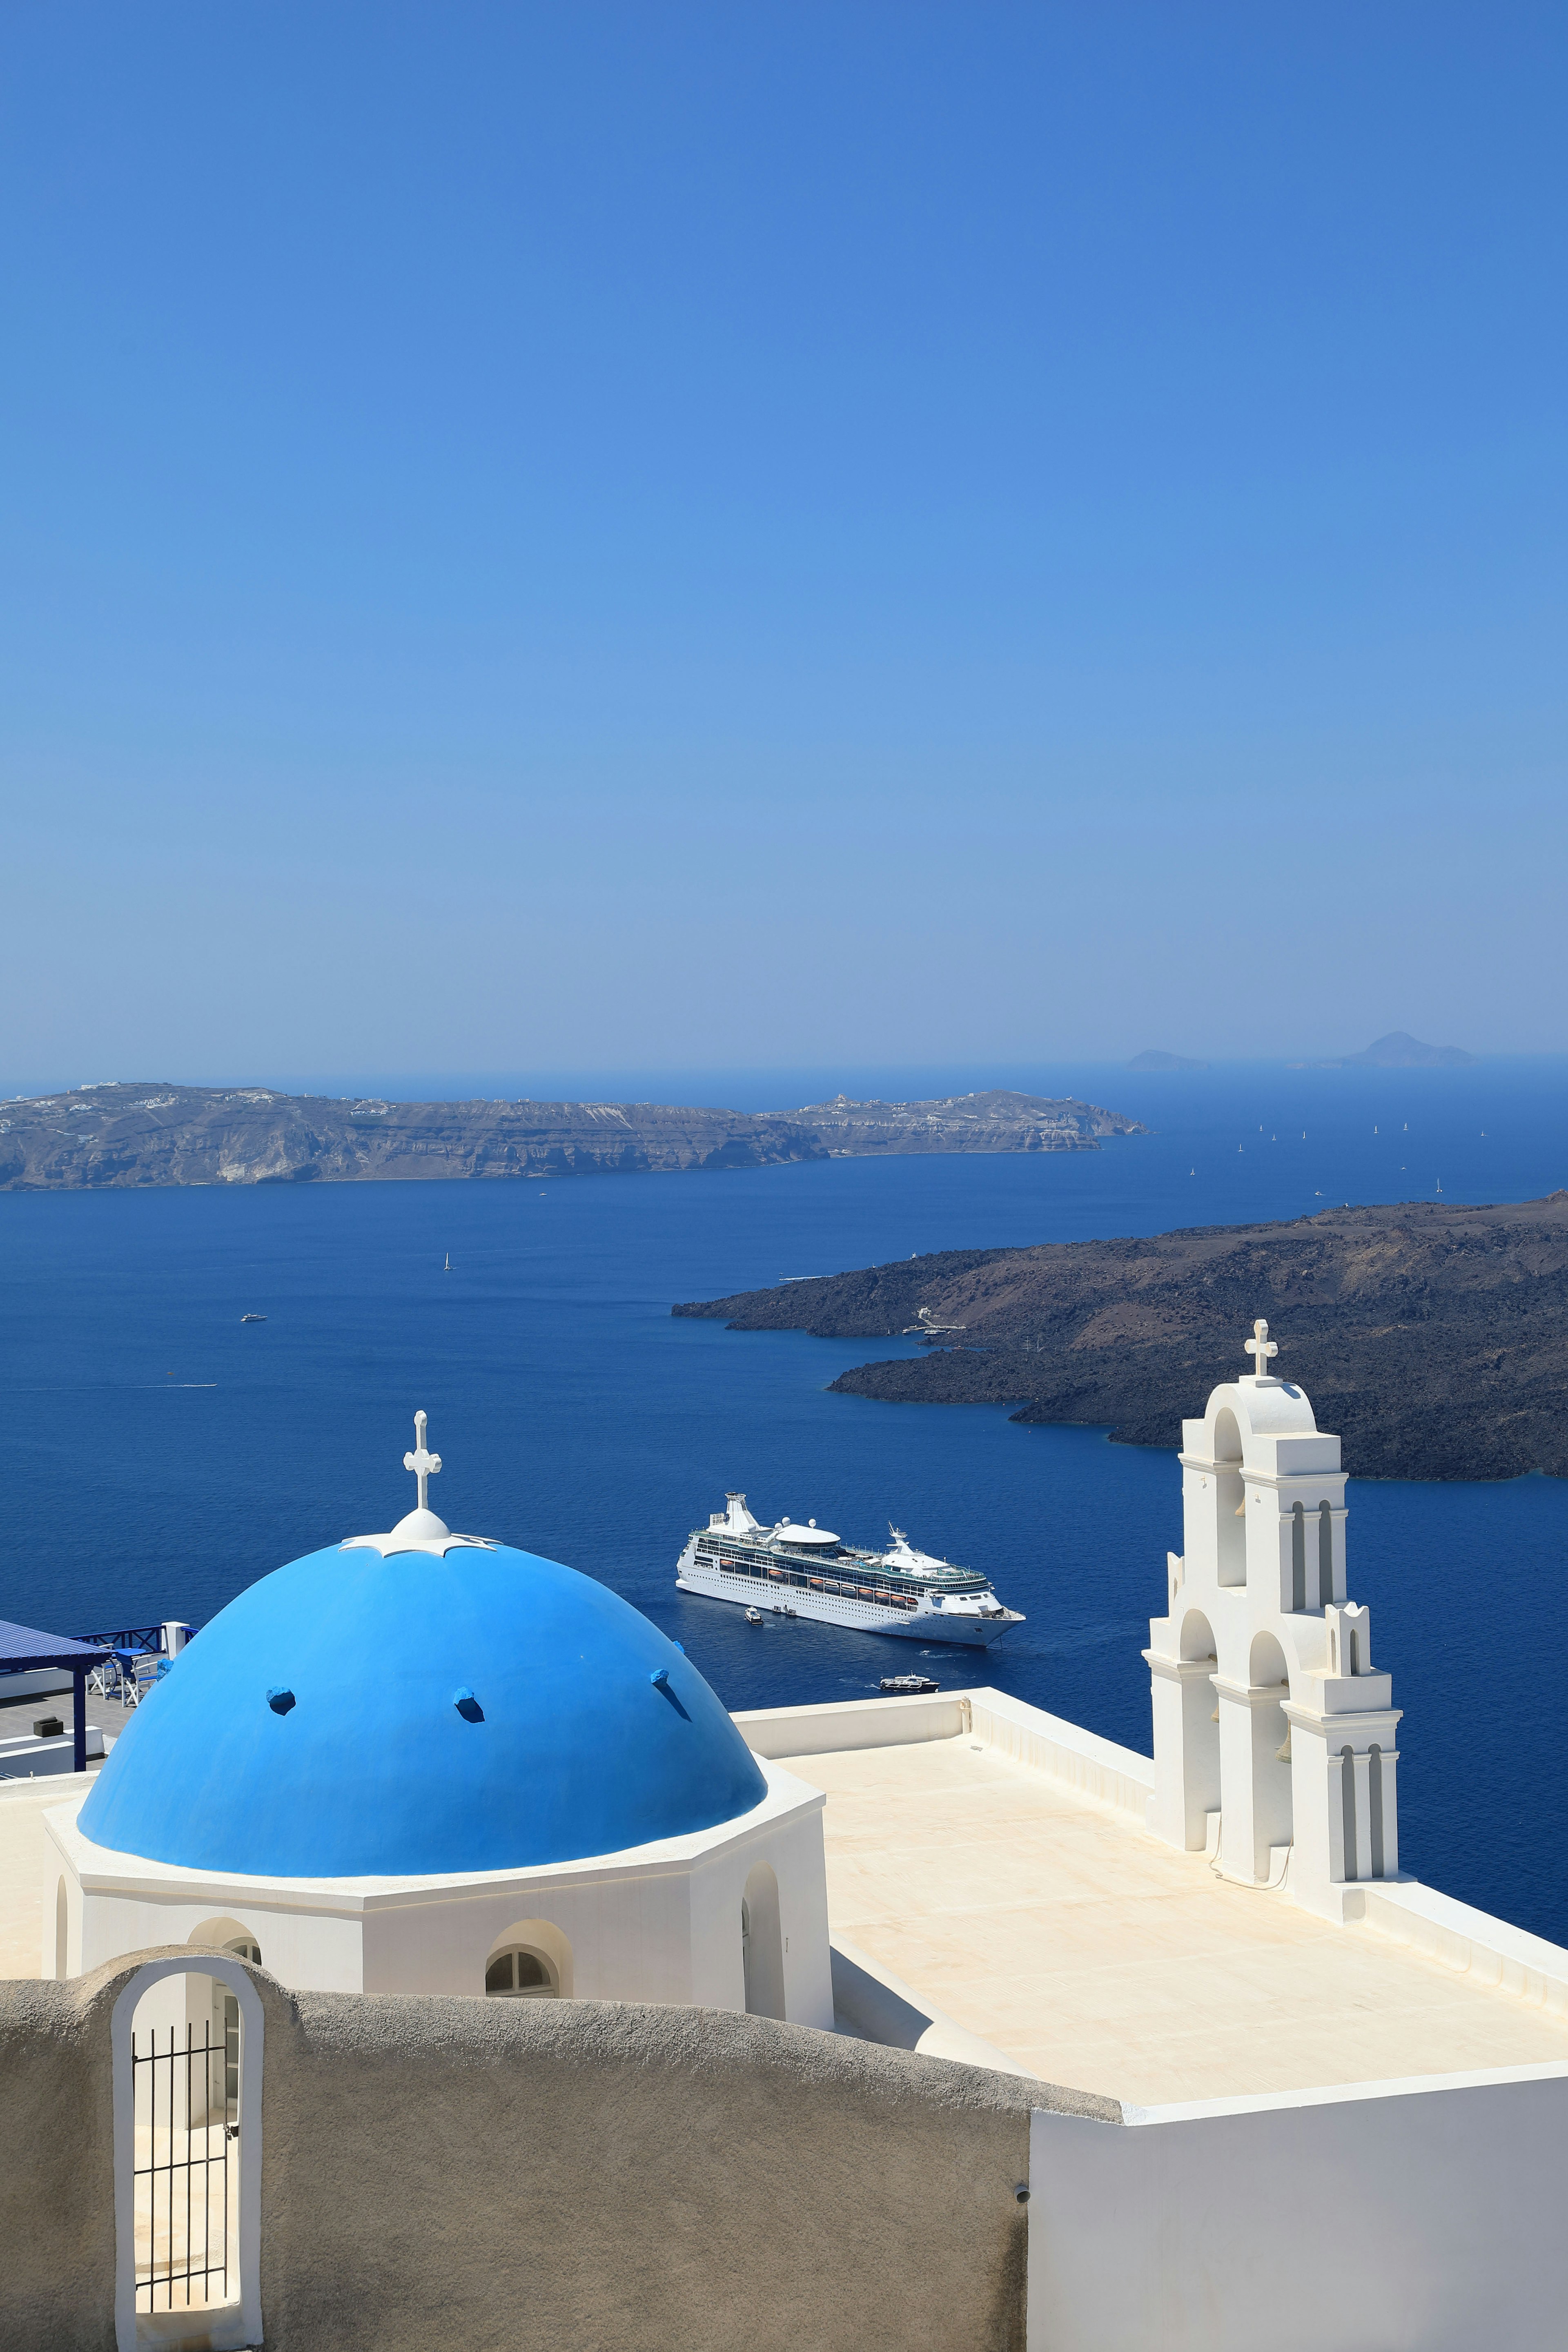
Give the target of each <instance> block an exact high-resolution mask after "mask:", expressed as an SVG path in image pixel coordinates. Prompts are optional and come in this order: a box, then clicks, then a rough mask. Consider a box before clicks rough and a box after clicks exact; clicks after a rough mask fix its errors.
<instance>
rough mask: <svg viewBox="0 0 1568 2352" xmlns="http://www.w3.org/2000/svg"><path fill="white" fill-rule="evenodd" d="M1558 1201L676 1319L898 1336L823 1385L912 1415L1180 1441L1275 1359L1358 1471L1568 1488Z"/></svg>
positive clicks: (1011, 1263) (923, 1275)
mask: <svg viewBox="0 0 1568 2352" xmlns="http://www.w3.org/2000/svg"><path fill="white" fill-rule="evenodd" d="M1565 1309H1568V1192H1553V1193H1552V1194H1551V1195H1550V1197H1549V1198H1547V1199H1546V1200H1543V1201H1531V1202H1525V1203H1523V1204H1522V1205H1521V1206H1519V1207H1501V1208H1479V1209H1477V1208H1458V1207H1454V1208H1450V1207H1449V1206H1447V1203H1445V1202H1406V1203H1405V1204H1404V1205H1402V1206H1399V1207H1394V1208H1371V1209H1348V1210H1332V1211H1328V1212H1325V1213H1324V1214H1322V1215H1321V1216H1316V1217H1303V1218H1301V1219H1300V1220H1299V1221H1297V1222H1296V1223H1290V1224H1265V1225H1231V1226H1205V1227H1199V1228H1196V1229H1194V1230H1193V1231H1190V1232H1184V1233H1172V1234H1157V1235H1156V1236H1155V1237H1154V1238H1153V1239H1152V1240H1147V1241H1105V1242H1068V1243H1051V1244H1045V1245H1043V1246H1040V1247H1037V1248H1032V1249H987V1250H944V1251H941V1252H938V1253H937V1254H935V1255H932V1256H930V1257H921V1258H914V1259H906V1260H904V1261H902V1262H901V1263H900V1264H897V1265H878V1266H869V1267H867V1268H865V1269H864V1270H862V1271H860V1272H858V1273H852V1274H838V1275H826V1276H816V1277H813V1278H811V1279H808V1280H805V1281H799V1282H792V1283H790V1284H789V1285H788V1286H785V1287H783V1288H779V1289H770V1290H754V1291H742V1292H740V1293H738V1294H737V1295H736V1296H735V1297H731V1298H718V1299H712V1300H696V1301H692V1302H690V1303H689V1304H687V1305H684V1306H679V1307H674V1308H672V1310H671V1311H672V1313H674V1314H676V1315H695V1316H710V1317H715V1318H720V1319H721V1320H722V1321H724V1322H726V1323H728V1325H729V1327H730V1328H731V1330H733V1331H779V1330H787V1331H809V1332H811V1333H813V1334H814V1335H815V1336H816V1337H818V1338H823V1339H888V1338H891V1337H892V1336H893V1335H894V1334H895V1333H901V1334H903V1335H905V1336H909V1335H910V1334H912V1335H913V1336H914V1337H915V1338H916V1339H920V1340H921V1342H923V1343H924V1344H925V1346H926V1349H927V1352H926V1353H924V1354H922V1355H920V1356H916V1357H913V1358H900V1359H898V1360H891V1361H883V1362H880V1363H868V1364H862V1365H860V1366H859V1367H858V1369H857V1370H853V1371H847V1372H845V1373H843V1374H842V1375H841V1376H840V1377H839V1378H838V1379H837V1380H836V1381H833V1382H831V1384H830V1385H831V1386H832V1388H833V1389H835V1390H836V1391H838V1392H839V1393H840V1394H843V1395H848V1396H860V1397H874V1398H879V1399H881V1400H883V1401H885V1402H894V1403H909V1404H973V1403H985V1404H1010V1405H1013V1406H1015V1407H1016V1411H1015V1412H1014V1414H1013V1418H1014V1419H1015V1420H1016V1421H1024V1422H1074V1423H1089V1424H1091V1425H1093V1424H1102V1425H1108V1426H1109V1427H1110V1432H1111V1434H1112V1435H1113V1436H1114V1437H1115V1438H1117V1439H1119V1440H1120V1441H1121V1443H1122V1444H1130V1445H1167V1446H1168V1445H1173V1444H1176V1443H1177V1442H1178V1438H1179V1434H1180V1426H1181V1422H1182V1419H1183V1417H1184V1415H1191V1414H1194V1413H1198V1412H1202V1410H1203V1406H1204V1401H1205V1397H1206V1396H1207V1394H1208V1391H1209V1390H1210V1389H1211V1388H1212V1387H1213V1386H1214V1385H1215V1382H1216V1381H1223V1380H1227V1379H1232V1378H1235V1377H1236V1376H1237V1375H1238V1374H1241V1373H1244V1372H1247V1370H1249V1369H1250V1367H1249V1365H1248V1362H1247V1358H1246V1357H1245V1356H1244V1355H1243V1353H1242V1348H1241V1343H1242V1340H1243V1339H1244V1337H1245V1336H1246V1335H1247V1333H1248V1332H1249V1331H1250V1330H1251V1328H1252V1322H1253V1318H1254V1317H1255V1316H1258V1315H1266V1316H1267V1317H1268V1321H1269V1328H1270V1333H1271V1336H1272V1337H1274V1338H1275V1339H1278V1340H1279V1358H1278V1360H1277V1361H1276V1364H1275V1366H1274V1369H1275V1370H1276V1371H1277V1372H1278V1373H1279V1375H1280V1377H1281V1378H1282V1379H1285V1380H1289V1381H1300V1383H1301V1384H1302V1386H1303V1387H1304V1388H1306V1389H1307V1390H1308V1391H1309V1392H1310V1395H1311V1398H1312V1401H1313V1403H1314V1405H1315V1406H1316V1408H1317V1411H1318V1415H1319V1420H1320V1424H1321V1426H1322V1427H1323V1428H1326V1429H1333V1430H1337V1431H1339V1432H1340V1433H1341V1434H1342V1436H1343V1438H1344V1441H1345V1460H1346V1462H1347V1464H1348V1465H1349V1466H1350V1468H1351V1470H1352V1473H1353V1474H1354V1475H1356V1476H1358V1477H1363V1478H1366V1477H1372V1478H1515V1477H1518V1476H1520V1475H1522V1474H1523V1473H1524V1472H1526V1471H1531V1470H1543V1471H1547V1472H1550V1473H1551V1475H1552V1476H1554V1477H1563V1476H1568V1313H1565Z"/></svg>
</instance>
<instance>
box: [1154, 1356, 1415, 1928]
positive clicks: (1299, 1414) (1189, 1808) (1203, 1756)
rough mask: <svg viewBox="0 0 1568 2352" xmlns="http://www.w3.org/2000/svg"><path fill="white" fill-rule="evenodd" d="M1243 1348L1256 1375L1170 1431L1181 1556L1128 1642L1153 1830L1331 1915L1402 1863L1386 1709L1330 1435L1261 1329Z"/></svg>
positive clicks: (1394, 1715) (1225, 1389)
mask: <svg viewBox="0 0 1568 2352" xmlns="http://www.w3.org/2000/svg"><path fill="white" fill-rule="evenodd" d="M1246 1345H1247V1353H1248V1354H1249V1355H1250V1356H1251V1357H1252V1359H1253V1363H1254V1366H1255V1369H1254V1370H1253V1371H1252V1373H1251V1374H1250V1375H1244V1376H1243V1377H1242V1378H1241V1379H1240V1380H1237V1381H1226V1383H1225V1384H1224V1385H1223V1386H1222V1387H1220V1388H1217V1389H1215V1391H1214V1394H1213V1395H1212V1396H1211V1397H1210V1399H1209V1401H1208V1410H1207V1412H1205V1415H1204V1418H1203V1419H1202V1421H1186V1422H1184V1423H1182V1456H1181V1460H1182V1511H1183V1526H1184V1541H1185V1547H1186V1548H1185V1550H1184V1553H1183V1555H1182V1556H1181V1557H1180V1558H1178V1557H1177V1555H1176V1554H1175V1553H1174V1552H1172V1553H1170V1554H1169V1555H1168V1556H1167V1574H1168V1597H1169V1613H1168V1614H1167V1615H1166V1616H1163V1617H1156V1618H1154V1619H1152V1621H1151V1623H1150V1627H1149V1637H1150V1638H1149V1647H1148V1649H1147V1650H1145V1651H1144V1653H1143V1654H1144V1656H1145V1658H1146V1659H1147V1660H1148V1662H1149V1669H1150V1674H1151V1676H1152V1687H1153V1713H1154V1794H1153V1796H1152V1798H1151V1799H1150V1801H1149V1826H1150V1828H1151V1829H1152V1830H1153V1831H1154V1832H1156V1834H1157V1835H1159V1836H1161V1837H1163V1838H1164V1839H1166V1840H1167V1841H1168V1843H1170V1844H1172V1845H1177V1846H1184V1847H1186V1848H1187V1849H1189V1850H1190V1851H1193V1852H1202V1853H1207V1854H1208V1855H1209V1857H1210V1859H1211V1861H1212V1863H1213V1864H1214V1866H1215V1869H1216V1870H1217V1871H1218V1872H1219V1874H1221V1876H1223V1877H1226V1878H1229V1879H1233V1880H1236V1881H1238V1882H1239V1883H1240V1884H1242V1885H1247V1886H1269V1885H1273V1886H1280V1885H1283V1886H1286V1887H1288V1888H1289V1892H1290V1894H1291V1895H1294V1896H1295V1898H1296V1900H1297V1901H1298V1902H1299V1903H1303V1904H1305V1905H1306V1906H1308V1908H1309V1909H1310V1910H1313V1911H1318V1912H1321V1913H1322V1914H1324V1915H1325V1916H1329V1917H1331V1918H1341V1917H1343V1916H1347V1903H1346V1889H1347V1888H1351V1887H1353V1886H1355V1885H1358V1884H1359V1883H1361V1882H1362V1881H1364V1880H1367V1879H1377V1878H1395V1877H1397V1876H1398V1874H1399V1822H1398V1808H1397V1804H1396V1801H1395V1793H1394V1768H1395V1766H1396V1764H1397V1762H1398V1760H1399V1759H1398V1753H1397V1750H1396V1749H1395V1748H1394V1727H1395V1725H1396V1724H1397V1723H1398V1721H1399V1713H1400V1711H1399V1709H1398V1708H1397V1707H1395V1706H1394V1705H1393V1703H1392V1702H1393V1692H1392V1685H1391V1681H1390V1677H1389V1676H1388V1675H1384V1674H1378V1673H1375V1672H1374V1671H1373V1664H1372V1633H1371V1624H1370V1620H1369V1615H1368V1612H1367V1611H1366V1610H1365V1609H1364V1608H1362V1607H1357V1606H1355V1605H1353V1604H1349V1603H1347V1601H1346V1598H1345V1474H1344V1472H1343V1471H1342V1469H1341V1467H1340V1441H1339V1439H1338V1438H1337V1437H1331V1436H1330V1435H1329V1434H1328V1433H1327V1432H1326V1431H1323V1430H1320V1429H1319V1427H1318V1425H1317V1423H1316V1421H1315V1420H1314V1418H1313V1414H1312V1408H1311V1405H1310V1403H1309V1402H1308V1400H1307V1397H1306V1395H1305V1394H1304V1392H1303V1391H1301V1390H1300V1389H1299V1388H1296V1387H1293V1386H1292V1384H1291V1383H1290V1382H1289V1381H1283V1380H1280V1379H1279V1378H1278V1377H1277V1376H1276V1375H1275V1374H1274V1373H1273V1372H1271V1371H1270V1370H1269V1369H1268V1367H1269V1363H1270V1360H1271V1359H1272V1358H1273V1357H1274V1356H1275V1355H1276V1354H1277V1353H1278V1349H1277V1346H1276V1343H1275V1342H1274V1341H1273V1340H1272V1339H1269V1337H1268V1324H1267V1323H1265V1322H1262V1321H1259V1322H1258V1324H1256V1325H1255V1327H1254V1331H1253V1337H1252V1338H1251V1339H1248V1340H1247V1343H1246ZM1353 1907H1354V1906H1353V1905H1352V1906H1351V1911H1350V1916H1353Z"/></svg>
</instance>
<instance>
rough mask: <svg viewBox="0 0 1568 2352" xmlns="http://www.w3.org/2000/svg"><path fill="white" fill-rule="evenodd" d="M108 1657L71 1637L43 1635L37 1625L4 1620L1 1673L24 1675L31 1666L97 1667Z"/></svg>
mask: <svg viewBox="0 0 1568 2352" xmlns="http://www.w3.org/2000/svg"><path fill="white" fill-rule="evenodd" d="M108 1654H109V1653H108V1652H107V1650H101V1649H95V1648H94V1647H93V1646H92V1644H91V1643H88V1642H73V1641H72V1640H71V1639H70V1637H69V1635H68V1634H66V1633H39V1631H38V1629H37V1626H36V1625H10V1624H7V1623H6V1622H5V1619H4V1618H3V1617H0V1674H21V1673H23V1672H24V1671H25V1670H26V1668H27V1667H29V1666H70V1667H73V1668H75V1667H81V1666H96V1665H97V1664H98V1662H99V1660H100V1658H103V1657H107V1656H108Z"/></svg>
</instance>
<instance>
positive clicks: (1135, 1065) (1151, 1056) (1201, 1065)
mask: <svg viewBox="0 0 1568 2352" xmlns="http://www.w3.org/2000/svg"><path fill="white" fill-rule="evenodd" d="M1127 1066H1128V1068H1129V1069H1130V1070H1206V1069H1207V1068H1208V1064H1207V1063H1206V1062H1189V1061H1188V1059H1187V1057H1186V1055H1184V1054H1162V1053H1158V1052H1151V1053H1147V1054H1135V1055H1133V1057H1132V1059H1131V1061H1130V1062H1129V1063H1128V1065H1127Z"/></svg>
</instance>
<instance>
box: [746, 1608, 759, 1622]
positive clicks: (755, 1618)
mask: <svg viewBox="0 0 1568 2352" xmlns="http://www.w3.org/2000/svg"><path fill="white" fill-rule="evenodd" d="M746 1622H747V1624H748V1625H760V1624H761V1623H762V1622H763V1612H762V1611H761V1610H760V1609H748V1610H747V1612H746Z"/></svg>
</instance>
